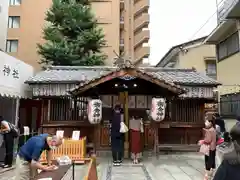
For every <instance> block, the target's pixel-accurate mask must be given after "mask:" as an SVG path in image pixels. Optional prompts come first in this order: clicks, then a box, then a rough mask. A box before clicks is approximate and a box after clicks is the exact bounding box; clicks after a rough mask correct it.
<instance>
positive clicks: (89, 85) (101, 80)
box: [72, 68, 184, 96]
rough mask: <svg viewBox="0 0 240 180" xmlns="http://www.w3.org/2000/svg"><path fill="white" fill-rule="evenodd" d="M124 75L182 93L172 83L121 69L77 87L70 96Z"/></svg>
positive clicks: (131, 69) (133, 70)
mask: <svg viewBox="0 0 240 180" xmlns="http://www.w3.org/2000/svg"><path fill="white" fill-rule="evenodd" d="M125 75H130V76H133V77H138V78H141V79H144V80H146V81H149V82H151V83H154V84H156V85H158V86H160V87H163V88H166V89H168V90H169V91H171V92H173V93H176V94H180V93H182V92H184V91H183V90H182V89H181V88H180V87H179V88H178V87H176V86H175V85H174V83H172V84H171V83H168V82H165V81H163V80H159V79H157V78H154V77H151V75H149V74H147V73H144V72H141V71H140V70H137V69H133V68H126V69H122V70H119V71H115V72H111V73H109V74H108V75H106V76H103V77H99V78H97V79H95V80H93V81H90V82H88V83H87V84H86V85H83V86H82V87H79V88H78V89H76V90H74V91H73V92H72V94H73V95H75V96H76V95H78V94H81V93H83V92H84V91H87V90H88V89H90V88H93V87H95V86H97V85H99V84H102V83H104V82H106V81H110V80H112V79H115V78H118V77H122V76H125Z"/></svg>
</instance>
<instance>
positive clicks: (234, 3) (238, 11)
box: [218, 0, 240, 22]
mask: <svg viewBox="0 0 240 180" xmlns="http://www.w3.org/2000/svg"><path fill="white" fill-rule="evenodd" d="M239 18H240V0H225V1H224V2H223V3H221V4H220V5H218V22H222V21H224V20H225V19H239Z"/></svg>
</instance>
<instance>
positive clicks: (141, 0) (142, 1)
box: [134, 0, 149, 16]
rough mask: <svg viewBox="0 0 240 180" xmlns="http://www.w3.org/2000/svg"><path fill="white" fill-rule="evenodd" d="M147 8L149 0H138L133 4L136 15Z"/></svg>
mask: <svg viewBox="0 0 240 180" xmlns="http://www.w3.org/2000/svg"><path fill="white" fill-rule="evenodd" d="M148 9H149V0H138V1H136V2H135V4H134V15H135V16H137V15H138V14H140V13H141V12H143V11H147V10H148Z"/></svg>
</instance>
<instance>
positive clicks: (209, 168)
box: [199, 120, 217, 180]
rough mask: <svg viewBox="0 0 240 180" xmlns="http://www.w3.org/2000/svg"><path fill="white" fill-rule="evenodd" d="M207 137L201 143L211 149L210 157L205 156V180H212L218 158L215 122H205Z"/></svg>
mask: <svg viewBox="0 0 240 180" xmlns="http://www.w3.org/2000/svg"><path fill="white" fill-rule="evenodd" d="M203 130H204V131H205V137H204V139H203V140H201V141H200V142H199V144H200V145H202V144H206V145H208V147H209V153H208V155H205V170H206V173H205V176H204V180H210V179H211V177H212V175H213V173H214V170H215V168H216V163H215V157H216V139H217V138H216V130H215V123H214V121H213V120H206V121H205V128H204V129H203Z"/></svg>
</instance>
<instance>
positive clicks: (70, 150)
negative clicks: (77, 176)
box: [41, 137, 86, 163]
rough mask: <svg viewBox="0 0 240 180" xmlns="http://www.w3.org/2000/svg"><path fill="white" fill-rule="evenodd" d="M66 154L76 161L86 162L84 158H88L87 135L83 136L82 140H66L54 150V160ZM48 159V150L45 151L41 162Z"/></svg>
mask: <svg viewBox="0 0 240 180" xmlns="http://www.w3.org/2000/svg"><path fill="white" fill-rule="evenodd" d="M65 155H66V156H68V157H69V158H70V159H71V160H73V161H75V163H81V162H84V158H86V137H84V138H81V139H80V140H64V142H63V144H62V145H61V146H60V147H59V148H57V149H56V150H53V160H56V159H57V158H58V157H61V156H65ZM46 161H47V156H46V152H43V153H42V156H41V162H46Z"/></svg>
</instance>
